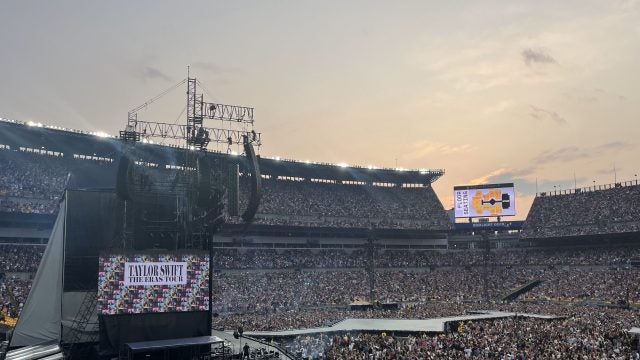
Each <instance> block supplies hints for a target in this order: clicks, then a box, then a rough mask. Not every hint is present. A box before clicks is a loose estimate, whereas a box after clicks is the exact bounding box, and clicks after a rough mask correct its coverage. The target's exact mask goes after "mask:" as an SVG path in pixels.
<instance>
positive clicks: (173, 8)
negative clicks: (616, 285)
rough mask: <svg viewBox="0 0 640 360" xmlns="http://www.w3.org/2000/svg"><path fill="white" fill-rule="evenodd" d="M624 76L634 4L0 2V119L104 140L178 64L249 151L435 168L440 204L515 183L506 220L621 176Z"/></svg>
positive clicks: (636, 59)
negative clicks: (244, 123)
mask: <svg viewBox="0 0 640 360" xmlns="http://www.w3.org/2000/svg"><path fill="white" fill-rule="evenodd" d="M638 64H640V2H639V1H618V0H607V1H590V0H580V1H572V0H565V1H544V0H542V1H540V0H536V1H518V2H514V1H493V0H488V1H481V2H480V1H473V2H472V1H455V0H452V1H440V2H435V1H426V0H421V1H401V2H390V1H333V0H328V1H297V0H292V1H180V2H174V1H171V2H170V1H159V0H155V1H135V2H131V1H65V0H62V1H55V2H53V1H37V2H36V1H29V0H27V1H24V0H20V1H14V0H3V1H1V2H0V116H1V117H5V118H13V119H18V120H22V121H36V122H41V123H44V124H49V125H57V126H63V127H71V128H77V129H82V130H90V131H106V132H108V133H112V134H116V133H117V132H118V130H121V129H123V127H124V125H125V124H126V116H127V111H128V110H130V109H131V108H134V107H136V106H137V105H140V104H142V103H144V102H145V101H146V100H147V99H149V98H151V97H153V96H154V95H156V94H158V93H160V92H161V91H162V90H164V89H166V88H168V87H170V86H172V85H173V84H176V83H178V82H179V81H180V80H182V79H184V78H185V77H186V68H187V66H190V71H191V74H192V75H194V76H196V77H197V78H198V79H199V80H200V81H201V82H202V83H203V84H204V85H205V86H206V95H207V96H206V98H207V100H209V101H215V102H223V103H229V104H237V105H244V106H251V107H254V108H255V117H256V123H255V126H256V130H257V131H259V132H261V133H262V139H263V146H262V147H261V148H260V153H261V154H262V155H263V156H281V157H284V158H293V159H299V160H312V161H322V162H333V163H347V164H355V165H362V166H367V165H375V166H380V167H402V168H443V169H445V170H446V174H445V176H443V177H442V178H441V179H440V180H438V181H437V182H436V183H435V184H434V188H435V190H436V192H437V193H438V195H439V197H440V199H441V201H442V202H443V205H444V206H445V208H451V207H452V205H453V203H452V201H453V199H452V192H453V191H452V189H453V186H455V185H464V184H478V183H485V182H505V181H513V182H514V183H515V185H516V190H517V192H518V199H517V200H516V207H517V211H518V214H519V215H518V217H516V219H518V218H520V219H523V218H524V217H525V216H526V213H527V211H528V209H529V206H530V204H531V201H532V200H533V197H534V194H535V192H536V183H537V188H538V190H539V191H553V190H554V186H555V188H556V189H568V188H573V187H574V184H576V185H577V186H578V187H581V186H589V185H593V183H594V181H595V183H596V184H608V183H612V182H613V181H614V177H617V179H618V181H620V180H635V178H636V176H635V175H636V174H638V172H639V171H640V165H639V163H638V160H637V154H638V150H639V143H638V138H639V136H640V121H639V120H640V116H639V115H640V103H639V97H640V70H639V67H638ZM185 97H186V95H185V94H184V92H183V91H182V90H180V91H177V92H172V93H171V94H169V95H167V96H166V97H164V98H162V99H160V100H159V101H157V102H156V103H154V104H152V105H150V106H149V107H148V108H147V109H144V110H142V111H141V112H140V115H139V116H140V118H141V119H144V120H149V121H161V122H176V121H177V122H184V115H182V116H181V112H182V109H183V107H184V104H185V101H186V98H185ZM211 125H214V124H211ZM614 169H615V172H614Z"/></svg>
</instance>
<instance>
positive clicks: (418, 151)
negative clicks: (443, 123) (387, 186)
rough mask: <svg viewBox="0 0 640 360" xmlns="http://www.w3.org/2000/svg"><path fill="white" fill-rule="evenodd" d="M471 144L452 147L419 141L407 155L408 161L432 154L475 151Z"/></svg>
mask: <svg viewBox="0 0 640 360" xmlns="http://www.w3.org/2000/svg"><path fill="white" fill-rule="evenodd" d="M473 149H474V147H473V146H471V145H470V144H459V145H451V144H445V143H439V142H429V141H426V140H425V141H419V142H417V143H414V144H413V145H412V150H411V151H410V152H409V153H408V154H407V158H408V159H420V158H423V157H425V156H427V155H430V154H438V155H455V154H464V153H468V152H470V151H473Z"/></svg>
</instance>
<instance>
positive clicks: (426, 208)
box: [243, 180, 449, 229]
mask: <svg viewBox="0 0 640 360" xmlns="http://www.w3.org/2000/svg"><path fill="white" fill-rule="evenodd" d="M263 186H264V196H263V197H262V200H261V203H260V208H259V210H258V216H257V223H260V224H268V225H303V226H338V227H364V228H366V227H369V226H371V225H372V224H373V225H374V226H377V227H384V228H423V229H448V226H449V220H448V218H447V215H446V213H445V211H444V208H443V207H442V204H441V203H440V200H439V199H438V197H437V195H436V194H435V192H434V191H433V188H431V187H423V188H396V187H379V186H365V185H341V184H327V183H312V182H299V181H280V180H266V181H264V182H263ZM243 193H247V192H243Z"/></svg>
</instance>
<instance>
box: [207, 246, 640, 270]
mask: <svg viewBox="0 0 640 360" xmlns="http://www.w3.org/2000/svg"><path fill="white" fill-rule="evenodd" d="M634 258H635V259H640V248H638V247H616V248H610V247H608V248H597V247H595V248H582V249H581V248H577V249H576V248H570V249H553V250H550V249H535V250H518V249H514V250H500V251H492V252H490V253H489V254H488V255H487V254H486V253H485V252H484V251H482V250H459V251H433V250H423V251H416V250H412V251H409V250H384V251H379V252H377V253H376V255H375V264H376V267H380V268H414V267H417V268H429V267H443V266H481V265H483V264H484V263H485V261H486V262H487V263H488V264H493V265H500V266H523V265H526V266H533V265H539V266H548V265H611V266H619V265H628V264H629V263H630V262H631V261H632V259H634ZM367 262H368V257H367V253H366V251H365V250H362V249H358V250H356V249H351V250H328V249H326V250H325V249H300V250H292V249H287V250H285V249H229V248H224V249H216V250H215V251H214V256H213V263H214V264H215V267H216V269H219V270H228V269H313V268H320V269H338V268H364V267H365V266H367Z"/></svg>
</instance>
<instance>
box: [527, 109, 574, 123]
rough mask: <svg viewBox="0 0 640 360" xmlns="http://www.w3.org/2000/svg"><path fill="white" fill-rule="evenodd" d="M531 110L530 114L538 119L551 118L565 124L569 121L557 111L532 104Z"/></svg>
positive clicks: (555, 121)
mask: <svg viewBox="0 0 640 360" xmlns="http://www.w3.org/2000/svg"><path fill="white" fill-rule="evenodd" d="M530 107H531V112H530V113H529V116H531V117H532V118H534V119H536V120H551V121H553V122H554V123H556V124H558V125H565V124H566V123H567V119H565V118H563V117H562V116H560V115H559V114H558V113H557V112H555V111H551V110H547V109H543V108H539V107H537V106H534V105H530Z"/></svg>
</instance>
